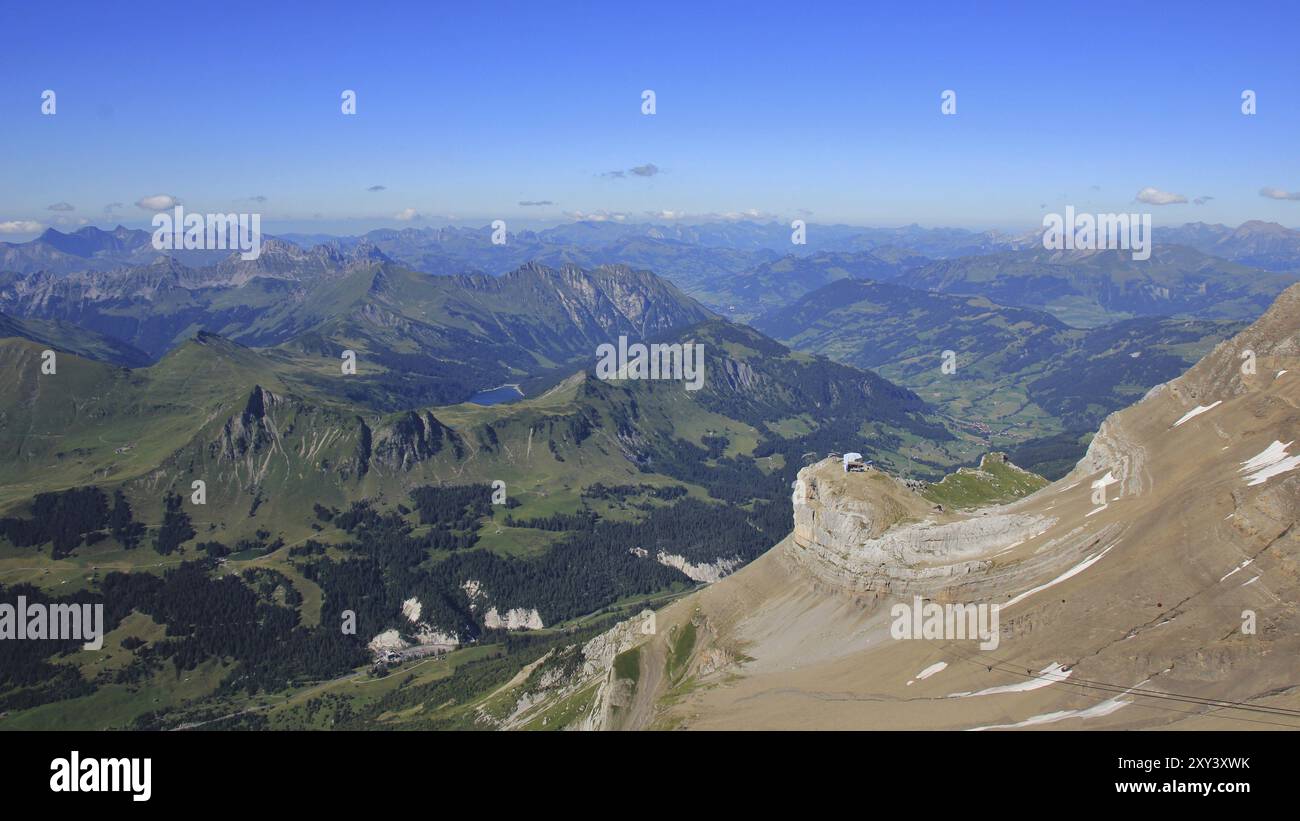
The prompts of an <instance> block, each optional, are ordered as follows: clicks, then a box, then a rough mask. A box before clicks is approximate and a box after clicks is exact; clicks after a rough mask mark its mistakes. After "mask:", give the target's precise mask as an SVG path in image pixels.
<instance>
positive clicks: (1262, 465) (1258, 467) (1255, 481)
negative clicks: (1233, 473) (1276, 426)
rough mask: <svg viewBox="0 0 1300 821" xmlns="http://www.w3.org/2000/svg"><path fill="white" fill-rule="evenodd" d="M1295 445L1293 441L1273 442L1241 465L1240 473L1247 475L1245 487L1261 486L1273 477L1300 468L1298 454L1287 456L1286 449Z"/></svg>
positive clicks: (1299, 456) (1299, 455)
mask: <svg viewBox="0 0 1300 821" xmlns="http://www.w3.org/2000/svg"><path fill="white" fill-rule="evenodd" d="M1293 444H1295V440H1292V441H1290V442H1287V443H1286V444H1282V442H1280V441H1278V440H1274V441H1273V444H1271V445H1269V446H1268V447H1266V448H1264V450H1262V451H1260V453H1259V454H1258V455H1256V456H1253V457H1251V458H1250V459H1247V460H1246V461H1244V462H1242V463H1241V469H1240V470H1239V472H1240V473H1249V474H1250V475H1248V476H1247V477H1246V484H1247V485H1262V484H1264V483H1265V482H1267V481H1268V480H1269V479H1272V478H1273V477H1274V476H1277V475H1279V474H1282V473H1286V472H1288V471H1292V470H1295V469H1296V468H1300V454H1297V455H1295V456H1288V455H1287V452H1286V449H1287V448H1289V447H1291V446H1292V445H1293Z"/></svg>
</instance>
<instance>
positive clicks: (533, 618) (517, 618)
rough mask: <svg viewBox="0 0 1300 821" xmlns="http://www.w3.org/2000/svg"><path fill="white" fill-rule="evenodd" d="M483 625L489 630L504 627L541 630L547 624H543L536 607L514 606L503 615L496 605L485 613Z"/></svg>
mask: <svg viewBox="0 0 1300 821" xmlns="http://www.w3.org/2000/svg"><path fill="white" fill-rule="evenodd" d="M483 626H484V627H487V628H488V629H489V630H498V629H500V628H502V627H504V628H505V629H507V630H541V629H542V628H543V627H545V626H546V625H544V624H542V617H541V614H539V613H538V612H537V608H536V607H534V608H532V609H529V610H525V609H524V608H522V607H513V608H511V609H509V610H507V611H506V612H505V615H501V614H500V613H498V612H497V609H496V608H495V607H493V608H491V609H489V610H488V611H487V612H486V613H484V614H483Z"/></svg>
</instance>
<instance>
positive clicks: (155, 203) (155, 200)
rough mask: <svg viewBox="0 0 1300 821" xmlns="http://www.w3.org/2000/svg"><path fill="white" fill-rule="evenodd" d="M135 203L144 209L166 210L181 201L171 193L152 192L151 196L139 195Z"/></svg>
mask: <svg viewBox="0 0 1300 821" xmlns="http://www.w3.org/2000/svg"><path fill="white" fill-rule="evenodd" d="M135 204H136V205H137V206H139V207H140V208H143V209H144V210H146V211H167V210H170V209H172V208H175V207H176V206H178V205H180V204H181V201H180V200H178V199H176V198H175V197H173V196H172V195H171V194H154V195H153V196H152V197H141V198H140V199H138V200H136V201H135Z"/></svg>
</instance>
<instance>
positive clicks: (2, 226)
mask: <svg viewBox="0 0 1300 821" xmlns="http://www.w3.org/2000/svg"><path fill="white" fill-rule="evenodd" d="M44 227H45V226H43V225H41V224H40V223H39V222H32V221H31V220H10V221H9V222H0V234H35V233H36V232H37V231H40V230H41V229H42V228H44Z"/></svg>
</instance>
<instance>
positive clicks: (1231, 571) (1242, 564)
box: [1219, 559, 1255, 582]
mask: <svg viewBox="0 0 1300 821" xmlns="http://www.w3.org/2000/svg"><path fill="white" fill-rule="evenodd" d="M1253 561H1255V560H1254V559H1247V560H1246V561H1244V562H1242V563H1241V564H1239V565H1237V566H1236V567H1234V568H1232V569H1231V570H1229V571H1228V576H1231V575H1232V574H1233V573H1236V572H1237V571H1238V570H1241V569H1242V568H1243V567H1245V566H1246V565H1248V564H1250V563H1251V562H1253ZM1228 576H1224V577H1223V578H1222V579H1219V581H1221V582H1224V581H1227V580H1228Z"/></svg>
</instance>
